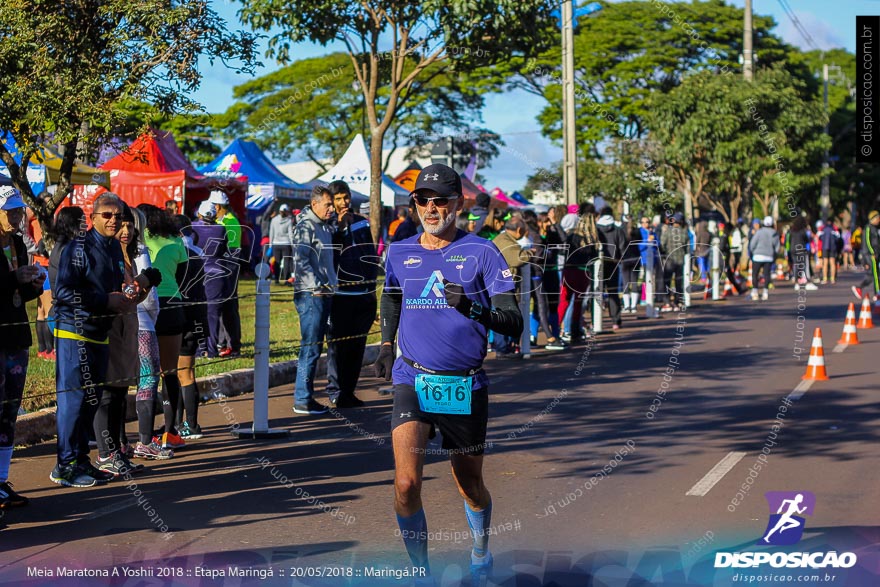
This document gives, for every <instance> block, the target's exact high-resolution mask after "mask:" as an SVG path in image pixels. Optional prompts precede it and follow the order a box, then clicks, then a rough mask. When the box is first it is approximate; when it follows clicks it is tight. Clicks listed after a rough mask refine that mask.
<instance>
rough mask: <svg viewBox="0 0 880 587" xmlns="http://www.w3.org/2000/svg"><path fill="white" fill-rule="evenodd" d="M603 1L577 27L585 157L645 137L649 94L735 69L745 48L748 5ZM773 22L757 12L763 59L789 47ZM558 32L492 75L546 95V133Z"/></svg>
mask: <svg viewBox="0 0 880 587" xmlns="http://www.w3.org/2000/svg"><path fill="white" fill-rule="evenodd" d="M602 4H603V9H602V11H601V12H599V13H598V14H596V15H595V16H593V17H590V18H582V19H580V20H579V23H578V28H577V30H576V34H575V47H574V51H575V53H574V60H575V83H576V86H575V90H576V92H575V101H576V108H577V122H576V125H577V131H576V132H577V143H578V146H579V149H580V150H581V156H584V157H598V156H599V155H600V153H599V148H600V145H601V144H602V143H603V141H605V140H607V139H609V138H613V137H617V138H627V139H639V138H642V137H644V136H645V135H646V133H647V130H648V128H647V125H646V116H647V114H648V104H649V100H650V98H651V96H652V95H654V94H655V93H658V92H659V93H666V92H669V91H670V90H672V89H673V88H675V87H676V86H677V85H679V84H680V83H681V81H682V79H683V78H684V77H685V75H686V74H689V73H692V72H694V71H701V70H711V71H738V70H739V65H738V64H737V60H738V57H739V54H740V53H741V52H742V22H743V11H742V9H741V8H737V7H734V6H730V5H727V4H726V3H725V2H724V1H723V0H698V1H694V2H692V3H690V4H685V3H678V2H676V3H667V2H660V1H659V0H657V1H654V0H652V1H644V0H638V1H627V2H615V3H609V2H602ZM775 26H776V23H775V21H774V20H773V19H772V17H769V16H760V15H755V17H754V19H753V31H754V49H755V53H756V56H757V59H758V61H759V63H761V64H762V66H767V65H770V64H773V63H777V62H780V61H784V60H785V57H786V55H787V52H788V50H789V48H788V47H787V46H786V45H785V44H784V43H782V41H780V40H779V39H778V38H777V37H776V36H774V35H773V34H772V33H771V32H770V31H771V30H772V29H773V27H775ZM555 39H557V40H555V41H554V45H553V47H552V48H551V49H550V50H548V51H546V52H544V53H542V54H541V55H540V56H539V57H537V58H534V59H530V60H524V59H513V60H511V61H510V62H509V63H508V64H507V66H506V67H505V68H504V69H501V70H496V71H495V72H494V76H495V79H494V81H495V83H496V84H498V85H502V86H503V87H506V88H520V89H523V90H526V91H528V92H531V93H533V94H535V95H538V96H543V97H545V98H546V99H547V106H546V107H545V108H544V109H543V110H542V112H541V113H540V115H539V116H538V121H539V123H540V124H541V128H542V130H543V133H544V135H545V136H547V137H549V138H551V139H554V140H561V139H562V85H561V62H562V56H561V48H560V43H559V42H558V39H559V36H558V31H557V32H556V34H555ZM806 74H807V72H806V70H802V71H801V72H800V75H806ZM488 75H490V74H489V73H487V76H488ZM505 82H506V83H505Z"/></svg>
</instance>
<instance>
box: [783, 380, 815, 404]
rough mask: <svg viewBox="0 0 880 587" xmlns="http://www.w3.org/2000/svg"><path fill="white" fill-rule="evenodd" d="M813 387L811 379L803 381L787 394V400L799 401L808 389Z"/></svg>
mask: <svg viewBox="0 0 880 587" xmlns="http://www.w3.org/2000/svg"><path fill="white" fill-rule="evenodd" d="M812 385H813V379H804V380H803V381H801V382H800V383H798V384H797V387H795V388H794V391H792V392H791V393H790V394H788V399H790V400H795V399H801V398H802V397H803V396H804V394H805V393H806V392H807V390H808V389H810V387H811V386H812Z"/></svg>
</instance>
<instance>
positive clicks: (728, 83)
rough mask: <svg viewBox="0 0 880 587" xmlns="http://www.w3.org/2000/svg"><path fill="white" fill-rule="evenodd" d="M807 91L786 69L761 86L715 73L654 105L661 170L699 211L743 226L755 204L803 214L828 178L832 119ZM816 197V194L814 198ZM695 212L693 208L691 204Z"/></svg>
mask: <svg viewBox="0 0 880 587" xmlns="http://www.w3.org/2000/svg"><path fill="white" fill-rule="evenodd" d="M806 94H807V92H806V89H805V88H804V85H803V84H802V83H800V82H799V81H798V80H796V79H795V78H794V77H793V76H791V74H789V73H788V72H786V71H784V70H783V69H782V68H781V67H775V68H767V69H760V70H758V71H757V72H756V75H755V80H754V82H747V81H745V80H743V79H742V78H741V77H740V76H738V75H725V74H716V73H712V72H708V71H704V72H700V73H697V74H694V75H692V76H689V77H687V78H686V79H685V80H684V81H683V82H682V83H681V84H680V85H679V86H678V87H677V88H675V89H673V90H672V91H671V92H669V93H667V94H662V95H660V94H658V95H657V96H655V98H654V100H653V101H652V102H651V103H650V114H649V116H648V118H647V120H648V126H649V127H650V129H651V136H652V138H653V139H654V140H655V141H656V144H657V145H658V146H659V149H660V165H659V166H658V167H659V168H660V169H663V170H665V171H666V172H667V173H668V174H669V178H670V180H671V182H672V184H673V185H674V186H675V188H676V190H677V191H678V192H679V193H680V194H682V195H683V196H684V197H685V202H690V203H691V205H698V204H699V205H702V206H704V207H707V208H709V209H713V210H716V211H718V212H720V213H721V214H722V216H724V218H725V219H727V220H728V221H735V220H736V219H737V218H738V217H739V216H740V215H743V214H745V213H747V211H748V210H750V209H751V203H752V198H753V197H755V198H756V199H757V201H758V203H759V205H760V207H761V209H762V210H763V211H764V213H765V214H770V212H771V207H772V203H773V200H774V199H777V200H778V201H779V202H780V204H781V206H783V207H784V208H788V209H789V210H797V209H799V208H800V207H802V206H803V205H804V203H805V202H806V201H807V200H808V199H809V198H807V197H805V196H806V195H807V194H808V193H809V189H810V188H812V189H815V187H816V186H817V185H818V182H819V178H820V174H821V154H822V150H823V149H824V146H825V145H826V144H827V139H826V137H825V136H824V134H823V125H824V120H825V116H824V114H823V112H822V109H821V105H820V104H819V103H818V102H817V101H816V100H815V98H809V97H807V96H806ZM813 195H815V192H813ZM686 205H687V204H686Z"/></svg>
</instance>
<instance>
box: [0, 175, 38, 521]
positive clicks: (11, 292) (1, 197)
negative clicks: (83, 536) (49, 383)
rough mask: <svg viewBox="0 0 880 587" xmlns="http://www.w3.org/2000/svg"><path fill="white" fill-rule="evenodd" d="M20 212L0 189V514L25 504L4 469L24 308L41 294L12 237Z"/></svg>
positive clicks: (17, 400) (24, 336)
mask: <svg viewBox="0 0 880 587" xmlns="http://www.w3.org/2000/svg"><path fill="white" fill-rule="evenodd" d="M24 211H25V205H24V202H23V201H22V200H21V197H20V196H19V195H18V190H15V189H13V188H9V187H5V188H0V250H2V252H3V255H2V259H0V509H5V508H11V507H21V506H25V505H27V503H28V499H27V498H26V497H24V496H22V495H19V494H18V493H16V492H15V491H14V490H13V489H12V484H11V483H9V465H10V463H11V462H12V448H13V446H14V444H15V420H16V419H17V418H18V408H19V406H20V405H21V396H22V393H23V392H24V382H25V378H26V377H27V369H28V354H29V351H28V349H29V348H30V346H31V343H32V340H31V329H30V325H29V324H28V315H27V309H26V307H25V304H26V303H27V302H29V301H30V300H34V299H36V298H37V297H38V296H39V295H40V294H41V293H42V292H43V281H44V278H45V275H44V273H43V272H42V271H41V270H40V269H39V268H38V267H37V266H35V265H28V256H27V247H26V246H25V244H24V240H22V238H21V235H20V234H18V229H19V227H20V226H21V221H22V219H23V218H24Z"/></svg>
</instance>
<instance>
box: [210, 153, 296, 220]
mask: <svg viewBox="0 0 880 587" xmlns="http://www.w3.org/2000/svg"><path fill="white" fill-rule="evenodd" d="M199 171H201V172H202V173H204V174H205V175H207V176H209V177H241V176H246V177H247V178H248V199H247V209H248V212H252V213H256V214H260V213H262V212H263V211H264V210H265V209H266V208H268V207H269V205H270V204H271V203H272V202H273V201H274V200H275V198H276V197H277V198H308V197H309V192H310V190H309V187H308V186H306V185H303V184H301V183H297V182H295V181H293V180H292V179H290V178H289V177H287V176H286V175H284V174H283V173H281V171H279V170H278V168H277V167H275V164H274V163H272V161H271V160H269V158H268V157H266V154H265V153H263V151H262V150H261V149H260V148H259V147H258V146H257V145H256V144H255V143H253V142H251V141H245V140H243V139H235V140H234V141H232V143H230V145H229V146H228V147H226V150H224V151H223V152H222V153H220V155H218V156H217V158H216V159H214V160H213V161H211V162H210V163H209V164H207V165H205V166H204V167H202V168H201V169H199Z"/></svg>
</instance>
